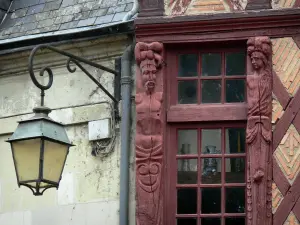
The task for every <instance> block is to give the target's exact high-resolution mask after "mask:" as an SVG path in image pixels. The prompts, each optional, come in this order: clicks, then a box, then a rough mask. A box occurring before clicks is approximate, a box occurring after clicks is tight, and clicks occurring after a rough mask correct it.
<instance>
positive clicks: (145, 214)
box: [135, 42, 163, 225]
mask: <svg viewBox="0 0 300 225" xmlns="http://www.w3.org/2000/svg"><path fill="white" fill-rule="evenodd" d="M162 51H163V45H162V44H161V43H158V42H153V43H149V44H148V43H143V42H139V43H137V44H136V46H135V58H136V62H137V65H138V69H137V78H136V82H137V85H136V86H137V88H136V98H135V99H136V100H135V101H136V138H135V151H136V197H137V199H136V201H137V206H136V223H137V225H162V209H163V208H162V207H163V206H162V204H163V200H162V195H161V193H162V182H161V180H162V168H163V166H162V163H163V117H162V111H163V105H162V103H163V78H162V71H161V67H162V62H163V57H162Z"/></svg>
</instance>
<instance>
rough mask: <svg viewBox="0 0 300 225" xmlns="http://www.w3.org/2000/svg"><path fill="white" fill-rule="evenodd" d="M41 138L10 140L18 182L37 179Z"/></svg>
mask: <svg viewBox="0 0 300 225" xmlns="http://www.w3.org/2000/svg"><path fill="white" fill-rule="evenodd" d="M40 146H41V139H40V138H35V139H31V140H23V141H16V142H12V149H13V154H14V160H15V166H16V171H17V174H18V177H19V182H23V181H30V180H37V179H38V176H39V165H40V151H41V150H40Z"/></svg>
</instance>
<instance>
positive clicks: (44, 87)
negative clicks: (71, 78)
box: [28, 44, 121, 119]
mask: <svg viewBox="0 0 300 225" xmlns="http://www.w3.org/2000/svg"><path fill="white" fill-rule="evenodd" d="M41 49H48V50H51V51H53V52H56V53H58V54H60V55H64V56H66V57H67V58H68V59H67V64H66V67H67V69H68V71H69V72H70V73H74V72H75V71H76V67H73V68H71V63H74V64H75V65H76V66H77V67H79V69H80V70H81V71H82V72H83V73H84V74H85V75H87V76H88V77H89V78H90V79H91V80H92V81H93V82H94V83H95V84H97V86H98V87H99V88H100V89H101V90H102V91H103V92H104V93H105V94H106V95H107V96H108V97H109V98H110V99H111V100H112V101H113V102H114V111H115V118H116V119H119V108H118V103H119V99H117V98H116V97H114V96H113V95H112V94H110V93H109V91H108V90H106V89H105V88H104V87H103V85H102V84H101V83H100V82H99V81H98V80H97V79H96V78H95V77H94V76H92V75H91V74H90V73H89V72H88V71H87V70H86V69H85V68H84V67H83V66H82V65H81V63H84V64H87V65H90V66H93V67H95V68H97V69H101V70H104V71H106V72H108V73H111V74H113V75H114V76H115V78H116V77H118V78H120V77H121V75H120V71H116V70H113V69H110V68H108V67H105V66H102V65H100V64H97V63H94V62H92V61H90V60H87V59H84V58H82V57H79V56H76V55H73V54H71V53H68V52H65V51H62V50H60V49H58V48H55V47H52V46H50V45H46V44H42V45H38V46H36V47H35V48H34V49H33V50H32V51H31V53H30V56H29V62H28V70H29V74H30V78H31V80H32V82H33V83H34V85H35V86H36V87H38V88H39V89H40V90H41V106H44V98H45V90H48V89H49V88H51V86H52V84H53V72H52V69H51V68H50V67H49V66H46V67H43V68H42V69H41V70H40V72H39V75H40V76H44V74H45V72H46V73H47V74H48V76H49V80H48V83H47V84H46V85H43V84H41V83H39V82H38V80H37V79H36V75H35V73H34V68H33V61H34V57H35V54H36V52H37V51H38V50H41ZM115 80H116V79H115Z"/></svg>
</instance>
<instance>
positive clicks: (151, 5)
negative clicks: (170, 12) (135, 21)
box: [138, 0, 165, 17]
mask: <svg viewBox="0 0 300 225" xmlns="http://www.w3.org/2000/svg"><path fill="white" fill-rule="evenodd" d="M138 1H139V7H140V11H139V14H138V17H150V16H163V15H164V12H165V8H164V0H138Z"/></svg>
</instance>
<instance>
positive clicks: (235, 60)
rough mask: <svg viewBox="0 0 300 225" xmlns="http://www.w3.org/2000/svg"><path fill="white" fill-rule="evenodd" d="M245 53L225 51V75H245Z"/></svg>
mask: <svg viewBox="0 0 300 225" xmlns="http://www.w3.org/2000/svg"><path fill="white" fill-rule="evenodd" d="M245 69H246V54H245V52H231V53H226V75H228V76H230V75H245V74H246V72H245Z"/></svg>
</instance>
